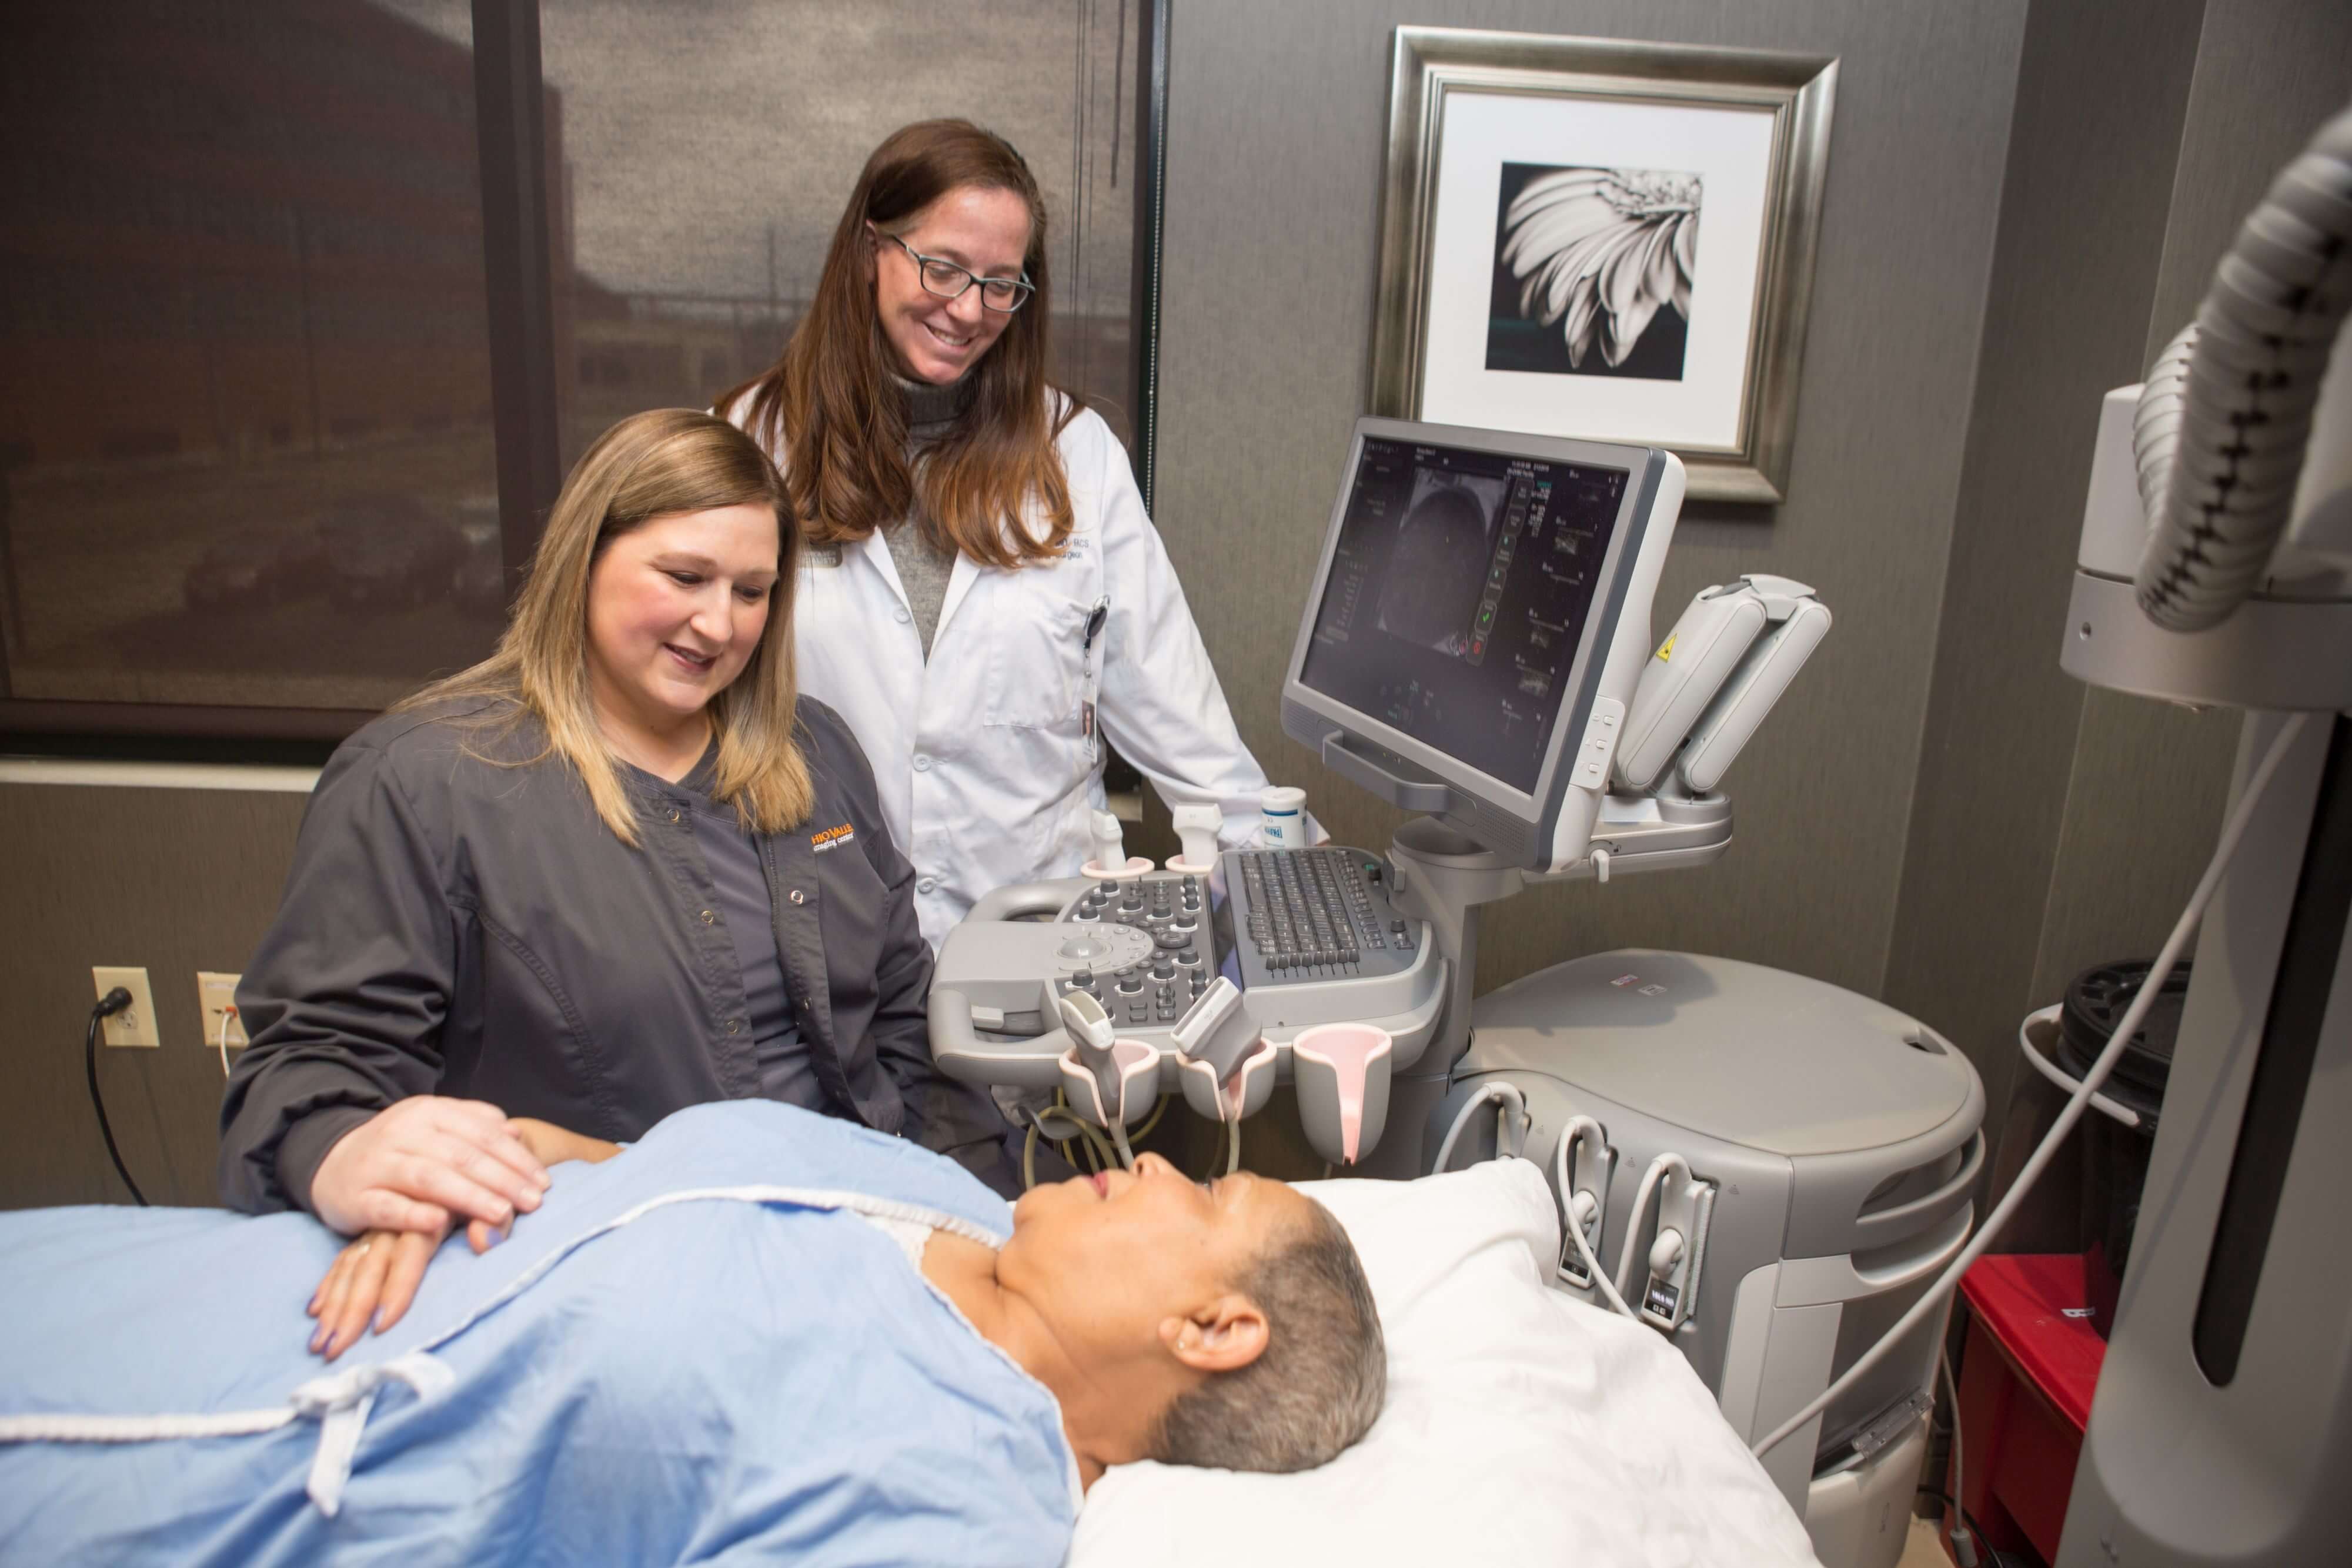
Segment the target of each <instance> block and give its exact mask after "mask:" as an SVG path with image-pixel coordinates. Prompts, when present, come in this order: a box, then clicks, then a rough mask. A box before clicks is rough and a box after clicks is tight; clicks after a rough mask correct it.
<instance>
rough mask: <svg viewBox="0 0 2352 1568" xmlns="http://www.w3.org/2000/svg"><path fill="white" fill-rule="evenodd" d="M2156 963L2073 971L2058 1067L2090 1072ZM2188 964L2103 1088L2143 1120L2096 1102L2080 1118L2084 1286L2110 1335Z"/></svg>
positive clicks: (2095, 1316) (2172, 978)
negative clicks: (2130, 1121)
mask: <svg viewBox="0 0 2352 1568" xmlns="http://www.w3.org/2000/svg"><path fill="white" fill-rule="evenodd" d="M2148 967H2149V966H2148V963H2147V960H2145V959H2135V960H2130V961H2126V962H2125V963H2120V964H2101V965H2099V966H2097V967H2094V968H2089V969H2085V970H2084V971H2083V972H2082V973H2081V974H2079V975H2077V976H2075V977H2074V980H2073V982H2072V983H2071V984H2069V985H2068V986H2067V988H2066V1002H2065V1006H2064V1007H2063V1009H2061V1011H2060V1013H2059V1030H2058V1043H2057V1059H2058V1061H2057V1064H2058V1066H2059V1068H2060V1069H2061V1070H2062V1071H2065V1072H2066V1073H2068V1074H2070V1075H2071V1076H2073V1077H2074V1078H2076V1079H2078V1080H2079V1079H2080V1078H2082V1077H2083V1076H2084V1074H2085V1073H2087V1072H2089V1071H2091V1067H2092V1064H2093V1063H2094V1062H2095V1061H2098V1059H2099V1053H2100V1052H2101V1051H2105V1050H2106V1049H2107V1042H2108V1041H2109V1040H2113V1039H2114V1038H2115V1033H2116V1025H2117V1024H2119V1023H2121V1022H2123V1021H2124V1014H2125V1012H2126V1010H2128V1009H2129V1008H2130V1007H2131V1005H2132V1000H2133V998H2136V997H2137V996H2138V995H2139V992H2140V988H2141V986H2142V985H2144V984H2145V983H2146V982H2147V971H2148ZM2188 996H2189V962H2188V960H2186V959H2183V960H2182V961H2181V962H2179V963H2178V964H2176V965H2174V966H2173V968H2172V973H2171V974H2169V975H2168V976H2166V977H2165V981H2164V989H2163V990H2161V991H2159V992H2158V993H2157V998H2156V1002H2155V1004H2154V1005H2153V1006H2152V1007H2150V1008H2149V1009H2148V1010H2147V1017H2146V1018H2145V1019H2141V1020H2140V1027H2139V1029H2138V1030H2137V1032H2136V1033H2135V1034H2134V1035H2133V1036H2132V1040H2131V1043H2130V1044H2129V1045H2127V1046H2126V1047H2124V1053H2123V1055H2122V1056H2121V1057H2119V1058H2117V1059H2116V1065H2115V1068H2114V1071H2111V1072H2109V1073H2108V1074H2107V1081H2106V1082H2105V1084H2104V1085H2102V1086H2101V1089H2100V1092H2102V1093H2103V1094H2105V1096H2106V1097H2107V1098H2108V1099H2110V1100H2113V1101H2114V1102H2116V1103H2117V1104H2118V1105H2121V1106H2123V1107H2124V1108H2126V1110H2128V1111H2130V1112H2131V1113H2133V1114H2135V1115H2137V1117H2138V1118H2139V1125H2138V1126H2137V1127H2126V1126H2125V1125H2124V1124H2122V1123H2121V1122H2118V1121H2116V1119H2115V1118H2114V1117H2113V1116H2110V1115H2108V1114H2107V1113H2105V1112H2104V1111H2100V1110H2098V1109H2096V1108H2094V1109H2092V1110H2090V1111H2088V1112H2086V1113H2084V1117H2083V1120H2082V1123H2081V1124H2080V1125H2081V1132H2082V1140H2083V1230H2084V1234H2085V1235H2086V1236H2088V1237H2089V1238H2090V1256H2089V1260H2088V1266H2087V1268H2086V1270H2085V1283H2086V1285H2087V1288H2088V1290H2089V1292H2090V1295H2089V1305H2090V1308H2091V1324H2092V1326H2093V1327H2094V1328H2095V1329H2097V1330H2098V1331H2099V1334H2100V1337H2102V1338H2105V1336H2106V1334H2107V1333H2109V1331H2110V1330H2112V1329H2113V1328H2114V1326H2115V1321H2116V1296H2117V1295H2118V1294H2119V1293H2120V1292H2121V1291H2122V1289H2123V1279H2124V1270H2125V1268H2126V1265H2127V1264H2128V1263H2129V1262H2130V1260H2131V1242H2132V1230H2133V1228H2134V1227H2135V1226H2136V1225H2137V1223H2138V1221H2139V1199H2140V1189H2141V1188H2142V1187H2144V1186H2147V1156H2148V1151H2149V1149H2150V1148H2151V1147H2153V1146H2154V1145H2155V1143H2156V1122H2157V1115H2158V1113H2159V1112H2160V1111H2162V1110H2163V1109H2164V1085H2165V1081H2166V1079H2168V1077H2170V1075H2171V1072H2172V1047H2173V1042H2174V1040H2177V1039H2178V1038H2179V1033H2180V1009H2181V1004H2182V1003H2183V1002H2184V1001H2185V1000H2187V998H2188Z"/></svg>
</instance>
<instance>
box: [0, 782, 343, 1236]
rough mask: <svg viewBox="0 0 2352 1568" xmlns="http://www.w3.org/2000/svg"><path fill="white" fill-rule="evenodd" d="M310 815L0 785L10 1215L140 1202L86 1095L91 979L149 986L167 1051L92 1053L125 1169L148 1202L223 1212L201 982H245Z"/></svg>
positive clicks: (276, 800)
mask: <svg viewBox="0 0 2352 1568" xmlns="http://www.w3.org/2000/svg"><path fill="white" fill-rule="evenodd" d="M307 801H308V797H307V796H303V795H295V794H264V793H254V794H245V793H233V792H229V791H226V790H214V789H114V788H101V787H67V786H52V785H44V784H0V865H5V866H6V867H7V868H8V874H7V887H8V893H9V896H8V898H7V899H6V900H5V904H0V987H5V995H7V997H8V998H10V1002H11V1006H10V1007H9V1009H8V1013H7V1021H6V1023H5V1025H4V1026H0V1080H5V1082H6V1083H7V1085H8V1088H7V1092H6V1094H5V1098H0V1207H26V1206H28V1205H33V1204H50V1203H127V1202H129V1201H130V1195H129V1194H127V1193H126V1192H124V1190H123V1188H122V1184H121V1181H119V1180H118V1179H116V1176H115V1175H114V1169H113V1167H112V1166H110V1165H109V1164H108V1162H107V1158H106V1146H105V1145H104V1144H103V1143H102V1142H101V1141H100V1137H99V1132H98V1124H97V1121H96V1119H95V1117H94V1116H93V1115H92V1113H91V1112H90V1108H89V1087H88V1085H87V1084H86V1083H85V1082H84V1079H83V1071H82V1035H83V1030H85V1029H86V1028H87V1027H88V1023H89V1009H90V1003H91V1002H92V1001H93V1000H94V999H95V997H94V996H93V992H92V987H91V985H90V977H89V971H90V967H91V966H92V965H94V964H108V965H124V966H131V967H144V968H145V969H146V970H147V981H148V985H149V987H150V988H151V989H152V991H153V992H154V997H155V1018H156V1024H157V1030H158V1032H159V1034H160V1035H161V1037H162V1040H163V1044H162V1046H160V1047H159V1048H158V1049H156V1050H153V1051H139V1050H115V1049H110V1048H108V1047H107V1046H105V1045H103V1044H101V1045H100V1047H99V1062H98V1066H99V1082H100V1085H101V1086H102V1088H103V1089H104V1091H105V1093H106V1108H107V1114H108V1115H109V1117H110V1118H111V1120H112V1121H113V1124H114V1136H115V1141H116V1142H117V1143H118V1144H120V1145H121V1149H122V1159H123V1163H124V1164H125V1165H127V1166H130V1167H131V1177H132V1179H134V1180H136V1181H137V1182H138V1183H139V1185H140V1186H141V1187H142V1189H143V1190H144V1191H145V1192H146V1194H147V1197H148V1198H149V1199H150V1200H151V1201H152V1202H156V1203H211V1202H215V1201H216V1199H215V1196H214V1186H213V1161H214V1156H215V1154H216V1153H217V1151H218V1148H219V1133H218V1123H219V1117H220V1094H221V1071H220V1059H219V1057H218V1056H216V1055H215V1054H214V1052H213V1051H211V1050H209V1049H206V1048H205V1046H204V1045H203V1044H202V1043H201V1036H202V1033H203V1022H202V1019H201V1017H200V1015H199V1013H198V1010H197V1003H196V971H197V970H199V969H215V970H226V971H230V972H236V971H239V970H242V969H243V968H244V967H245V962H246V958H247V956H248V955H249V954H251V953H252V951H253V949H254V946H255V945H256V944H257V943H258V942H259V941H260V939H261V934H262V932H263V931H264V930H265V929H267V927H268V924H269V919H270V916H271V915H274V914H276V913H277V909H278V894H279V892H280V890H281V889H282V888H283V887H284V886H285V883H286V871H287V867H288V866H289V864H290V863H291V862H292V860H293V856H294V834H295V830H296V829H297V828H298V827H299V825H300V822H301V818H302V808H303V806H304V805H305V804H306V803H307ZM232 1055H234V1053H233V1052H232Z"/></svg>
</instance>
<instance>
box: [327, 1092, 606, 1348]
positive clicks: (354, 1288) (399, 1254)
mask: <svg viewBox="0 0 2352 1568" xmlns="http://www.w3.org/2000/svg"><path fill="white" fill-rule="evenodd" d="M507 1130H508V1131H509V1133H511V1134H513V1136H514V1137H515V1138H516V1139H517V1140H519V1141H520V1143H521V1144H522V1145H523V1147H525V1148H527V1149H529V1150H530V1153H531V1155H532V1157H533V1158H535V1159H537V1160H538V1161H539V1162H540V1164H541V1165H543V1166H553V1165H561V1164H562V1163H563V1162H564V1161H566V1160H585V1161H587V1162H588V1163H589V1164H591V1165H593V1164H595V1163H596V1162H598V1161H600V1160H608V1159H611V1158H612V1157H613V1156H614V1155H616V1154H619V1153H620V1152H621V1146H620V1145H618V1144H610V1143H606V1142H605V1141H604V1139H602V1138H591V1137H586V1136H583V1134H578V1133H572V1132H567V1131H565V1130H564V1129H563V1128H562V1127H558V1126H554V1125H552V1124H549V1123H546V1122H541V1121H537V1120H534V1119H533V1118H531V1117H529V1116H518V1117H515V1118H514V1119H513V1120H511V1121H509V1123H508V1124H507ZM513 1228H514V1222H513V1221H512V1220H511V1219H509V1221H508V1222H507V1224H506V1225H504V1226H502V1227H499V1228H497V1229H493V1228H491V1227H490V1226H488V1225H487V1224H485V1223H483V1222H482V1221H481V1220H478V1219H476V1220H472V1221H469V1222H468V1223H467V1226H466V1241H467V1245H468V1246H470V1247H472V1248H473V1249H474V1250H475V1251H476V1252H477V1253H482V1252H487V1251H488V1250H489V1249H490V1248H491V1247H492V1246H493V1245H494V1244H495V1242H496V1239H498V1238H499V1237H501V1236H504V1235H505V1234H507V1233H508V1232H509V1231H510V1230H512V1229H513ZM448 1234H449V1225H448V1222H446V1221H444V1222H443V1223H442V1225H441V1226H440V1227H439V1228H436V1229H433V1230H371V1231H369V1232H367V1233H366V1234H365V1235H363V1236H362V1237H360V1238H359V1239H357V1240H355V1241H353V1242H352V1244H351V1245H350V1246H348V1247H346V1248H344V1249H342V1251H341V1252H340V1253H337V1254H336V1256H335V1260H334V1262H333V1263H332V1264H331V1266H330V1267H329V1268H328V1270H327V1277H326V1278H325V1279H323V1280H321V1281H319V1288H318V1290H317V1291H313V1292H312V1293H311V1296H310V1307H309V1309H308V1310H309V1312H310V1316H312V1317H314V1318H316V1319H318V1320H319V1326H318V1328H317V1329H316V1330H315V1331H313V1332H312V1333H311V1335H310V1349H311V1350H312V1351H314V1352H315V1353H317V1354H320V1355H321V1356H324V1357H325V1358H326V1359H327V1360H329V1361H332V1360H334V1359H335V1357H337V1356H339V1355H341V1354H343V1352H345V1351H347V1350H349V1349H350V1348H351V1347H352V1345H354V1344H357V1343H359V1341H360V1337H361V1336H362V1334H364V1333H367V1330H368V1325H369V1322H370V1320H371V1319H373V1322H374V1325H375V1332H376V1333H383V1332H384V1331H385V1330H386V1329H388V1328H390V1327H392V1325H393V1324H394V1323H396V1322H399V1321H400V1320H401V1318H402V1317H403V1316H404V1314H405V1313H406V1312H407V1311H408V1308H409V1303H410V1302H412V1301H415V1299H416V1287H417V1286H418V1285H419V1284H421V1283H423V1282H424V1280H425V1265H426V1264H427V1263H430V1262H431V1261H432V1260H433V1254H434V1253H436V1252H437V1251H439V1250H440V1249H441V1243H442V1241H443V1240H444V1239H446V1238H447V1236H448Z"/></svg>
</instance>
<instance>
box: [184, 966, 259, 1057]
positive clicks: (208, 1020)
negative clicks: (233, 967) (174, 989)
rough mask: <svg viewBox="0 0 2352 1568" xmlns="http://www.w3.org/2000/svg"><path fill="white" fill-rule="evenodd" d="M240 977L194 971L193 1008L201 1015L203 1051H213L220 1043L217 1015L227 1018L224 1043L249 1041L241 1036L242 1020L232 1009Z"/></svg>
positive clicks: (203, 970) (234, 1007) (247, 1043)
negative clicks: (202, 1017) (194, 999)
mask: <svg viewBox="0 0 2352 1568" xmlns="http://www.w3.org/2000/svg"><path fill="white" fill-rule="evenodd" d="M241 978H243V977H242V976H238V975H223V974H217V973H215V972H214V971H213V970H210V969H198V970H197V971H196V1008H197V1010H198V1011H199V1012H201V1013H202V1014H203V1016H204V1020H205V1038H204V1040H202V1041H201V1042H200V1043H202V1044H203V1046H204V1048H205V1050H206V1051H214V1050H217V1049H218V1048H219V1047H220V1045H221V1043H222V1040H221V1017H222V1015H223V1014H226V1015H227V1017H228V1039H227V1043H229V1044H230V1045H250V1044H251V1043H252V1041H250V1040H247V1039H246V1038H245V1019H242V1018H239V1017H238V1016H237V1014H236V983H237V981H238V980H239V979H241Z"/></svg>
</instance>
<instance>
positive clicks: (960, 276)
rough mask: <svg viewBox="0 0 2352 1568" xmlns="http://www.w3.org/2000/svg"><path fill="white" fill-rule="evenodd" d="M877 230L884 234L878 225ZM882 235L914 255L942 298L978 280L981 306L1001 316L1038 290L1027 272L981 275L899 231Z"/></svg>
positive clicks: (931, 290)
mask: <svg viewBox="0 0 2352 1568" xmlns="http://www.w3.org/2000/svg"><path fill="white" fill-rule="evenodd" d="M874 232H875V233H877V234H882V231H881V230H879V229H877V230H875V231H874ZM882 237H883V238H884V239H887V240H888V241H889V242H890V243H891V244H892V245H895V246H898V248H899V249H900V250H903V251H905V252H906V253H907V254H908V256H912V257H913V258H914V262H915V270H916V272H917V273H919V275H920V276H921V277H922V280H923V292H924V293H926V294H931V295H936V296H938V297H939V298H941V299H961V298H963V293H964V290H966V289H967V288H970V287H971V286H972V285H973V284H975V283H977V284H979V285H980V303H981V305H982V308H985V309H989V310H993V311H995V312H996V313H997V314H998V315H1000V316H1010V315H1012V314H1013V312H1014V311H1015V310H1018V309H1020V308H1021V307H1023V306H1024V305H1026V304H1028V303H1029V297H1030V296H1031V295H1032V294H1034V293H1036V292H1037V286H1036V285H1035V284H1034V283H1032V282H1030V281H1029V276H1028V274H1026V273H1024V274H1022V275H1021V277H1018V278H1013V277H980V276H979V275H978V274H976V273H974V272H973V271H972V270H971V268H970V267H958V266H957V265H956V264H955V263H954V262H952V261H947V260H944V259H942V258H941V257H939V256H925V255H924V254H923V253H922V252H921V251H919V250H917V249H916V248H915V247H914V246H910V245H908V243H907V242H906V241H905V240H902V239H900V238H899V237H898V235H882Z"/></svg>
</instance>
